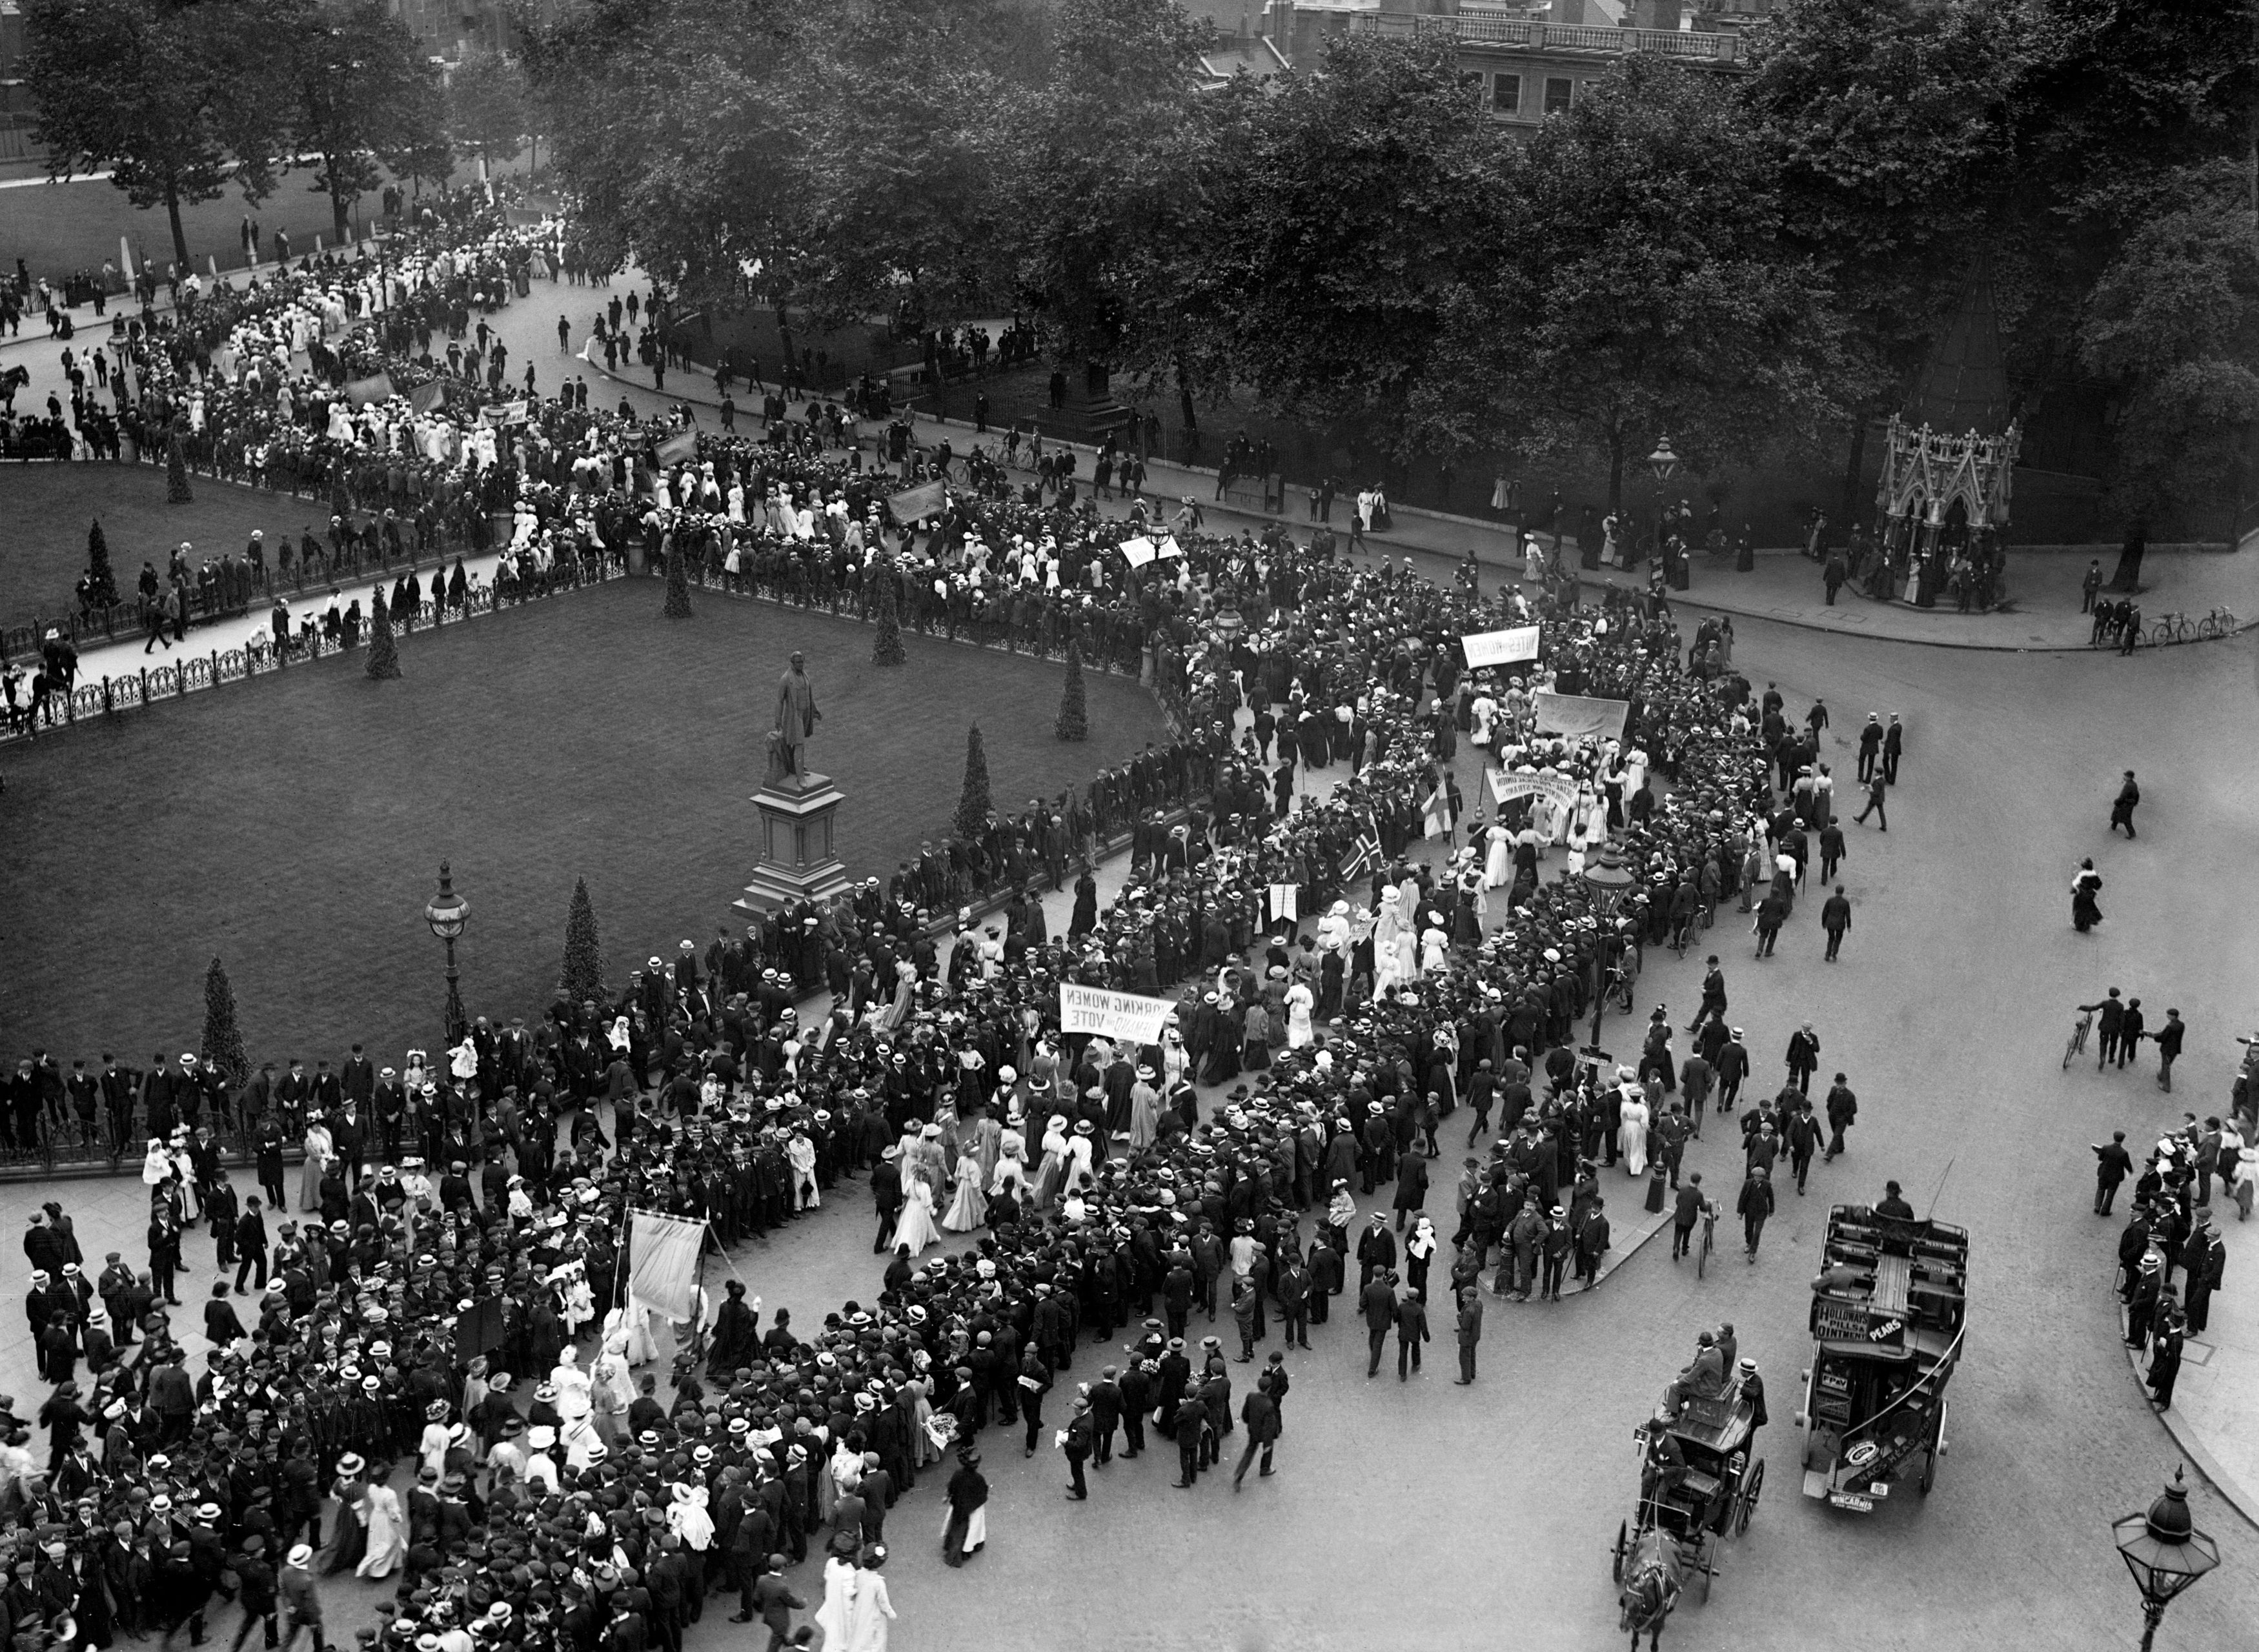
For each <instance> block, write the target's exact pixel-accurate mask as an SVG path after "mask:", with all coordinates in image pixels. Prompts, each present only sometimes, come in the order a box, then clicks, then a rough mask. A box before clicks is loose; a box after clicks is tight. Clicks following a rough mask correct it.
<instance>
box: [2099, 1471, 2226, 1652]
mask: <svg viewBox="0 0 2259 1652" xmlns="http://www.w3.org/2000/svg"><path fill="white" fill-rule="evenodd" d="M2183 1476H2184V1470H2181V1469H2175V1470H2173V1483H2172V1484H2171V1485H2169V1486H2167V1487H2166V1488H2165V1493H2164V1495H2163V1497H2161V1498H2159V1499H2157V1500H2156V1502H2154V1503H2152V1504H2150V1505H2149V1512H2148V1513H2134V1514H2128V1515H2127V1516H2125V1517H2124V1518H2123V1519H2121V1520H2113V1521H2111V1522H2110V1535H2111V1536H2112V1537H2113V1538H2114V1539H2116V1540H2117V1543H2118V1553H2119V1556H2120V1557H2121V1558H2122V1559H2123V1560H2124V1561H2125V1563H2126V1570H2128V1571H2130V1572H2132V1573H2133V1574H2134V1587H2135V1588H2137V1589H2139V1590H2140V1591H2141V1652H2150V1648H2151V1646H2152V1645H2153V1644H2154V1643H2155V1641H2156V1637H2157V1626H2158V1625H2159V1624H2160V1623H2163V1621H2164V1620H2165V1608H2166V1607H2167V1606H2170V1604H2171V1603H2172V1601H2173V1599H2174V1598H2175V1597H2176V1596H2177V1595H2179V1594H2180V1593H2181V1592H2182V1591H2184V1590H2185V1589H2187V1588H2188V1587H2189V1586H2190V1585H2191V1584H2194V1583H2195V1582H2196V1580H2197V1579H2198V1578H2199V1577H2203V1576H2204V1575H2205V1573H2206V1572H2208V1571H2210V1570H2212V1569H2213V1567H2214V1566H2217V1565H2218V1564H2220V1545H2219V1544H2217V1543H2215V1542H2213V1541H2212V1539H2211V1538H2209V1537H2207V1536H2206V1535H2205V1534H2204V1533H2202V1532H2200V1531H2198V1530H2197V1528H2196V1523H2195V1522H2194V1521H2193V1520H2191V1519H2190V1518H2189V1506H2188V1488H2187V1485H2186V1484H2185V1483H2184V1478H2183Z"/></svg>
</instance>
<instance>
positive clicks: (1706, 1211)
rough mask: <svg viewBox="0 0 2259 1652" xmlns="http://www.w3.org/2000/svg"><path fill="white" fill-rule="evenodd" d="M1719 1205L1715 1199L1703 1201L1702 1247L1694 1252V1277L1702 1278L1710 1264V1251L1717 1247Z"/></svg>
mask: <svg viewBox="0 0 2259 1652" xmlns="http://www.w3.org/2000/svg"><path fill="white" fill-rule="evenodd" d="M1717 1232H1718V1206H1717V1201H1716V1200H1707V1199H1706V1200H1703V1201H1702V1248H1701V1249H1700V1250H1698V1251H1696V1252H1695V1253H1694V1277H1695V1278H1698V1279H1699V1278H1701V1277H1702V1275H1703V1273H1704V1271H1707V1269H1708V1267H1709V1265H1710V1252H1711V1251H1712V1250H1714V1249H1716V1248H1717Z"/></svg>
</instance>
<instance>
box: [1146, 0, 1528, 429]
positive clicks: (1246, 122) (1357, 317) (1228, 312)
mask: <svg viewBox="0 0 2259 1652" xmlns="http://www.w3.org/2000/svg"><path fill="white" fill-rule="evenodd" d="M1234 94H1235V89H1225V90H1224V91H1223V92H1222V93H1219V94H1215V95H1213V96H1215V98H1216V99H1217V100H1218V101H1217V103H1216V106H1215V109H1214V110H1212V111H1210V112H1208V115H1207V131H1206V136H1205V143H1204V146H1203V153H1202V155H1201V164H1202V165H1203V167H1205V168H1206V169H1207V178H1206V182H1205V187H1204V189H1202V191H1201V196H1200V199H1199V200H1198V201H1197V202H1196V203H1194V207H1195V210H1193V211H1191V212H1189V213H1188V214H1187V216H1186V217H1184V218H1183V219H1182V220H1181V221H1180V222H1179V224H1177V225H1176V226H1175V231H1174V232H1173V233H1172V234H1171V235H1169V236H1168V237H1167V238H1166V239H1165V240H1164V241H1163V243H1162V244H1161V245H1160V246H1158V247H1157V248H1156V249H1155V253H1154V255H1155V256H1156V257H1157V258H1158V259H1161V260H1165V261H1166V264H1167V267H1168V270H1169V272H1170V273H1169V274H1168V275H1167V276H1166V277H1165V279H1164V280H1163V281H1159V282H1157V283H1156V286H1155V288H1154V290H1153V291H1152V292H1151V294H1150V295H1149V297H1148V303H1149V306H1150V307H1149V309H1148V310H1147V313H1146V316H1145V317H1144V327H1145V329H1146V331H1144V333H1143V335H1142V337H1141V343H1142V345H1143V349H1142V352H1141V353H1142V355H1143V358H1144V365H1145V366H1146V367H1147V368H1148V370H1149V371H1158V370H1160V369H1162V368H1164V367H1173V368H1174V369H1175V370H1177V371H1179V372H1184V373H1187V374H1189V375H1190V376H1192V377H1194V378H1195V379H1198V380H1201V381H1202V382H1201V388H1204V389H1206V390H1208V391H1211V392H1213V391H1215V390H1218V389H1221V388H1224V386H1225V385H1226V384H1227V383H1231V384H1237V385H1240V386H1244V388H1247V389H1249V390H1251V391H1252V392H1253V393H1254V394H1255V395H1257V396H1258V397H1260V398H1261V399H1262V400H1263V401H1264V402H1266V403H1267V404H1269V405H1271V406H1272V407H1274V408H1277V409H1280V410H1282V411H1286V412H1288V413H1291V414H1294V415H1297V416H1300V417H1308V418H1319V419H1331V418H1340V417H1355V418H1358V419H1360V420H1362V421H1364V423H1365V428H1366V431H1367V432H1368V434H1369V435H1370V436H1371V437H1372V439H1374V440H1375V441H1376V442H1377V443H1378V444H1379V445H1386V446H1388V447H1392V448H1397V449H1401V448H1402V447H1403V446H1405V445H1407V440H1408V439H1409V438H1410V437H1411V436H1412V434H1413V421H1412V409H1413V402H1414V398H1415V392H1416V391H1417V390H1418V388H1420V386H1421V385H1422V383H1423V381H1425V380H1426V379H1427V378H1428V377H1429V373H1430V369H1431V366H1432V362H1431V356H1432V354H1433V352H1434V350H1435V346H1436V341H1437V338H1439V336H1440V334H1441V331H1442V328H1443V313H1444V310H1445V309H1446V307H1447V305H1448V303H1449V302H1450V297H1451V296H1452V294H1453V293H1454V292H1455V290H1456V289H1457V285H1458V283H1459V282H1460V281H1461V280H1462V279H1463V276H1464V273H1465V272H1466V271H1467V270H1468V269H1469V268H1470V267H1472V266H1473V265H1475V264H1477V263H1478V262H1491V261H1495V260H1496V259H1497V257H1498V254H1499V251H1500V249H1499V247H1498V245H1497V243H1496V241H1495V240H1494V239H1493V237H1492V236H1491V235H1490V234H1488V233H1487V232H1486V231H1487V229H1488V227H1489V226H1488V223H1487V219H1486V203H1489V202H1491V201H1493V200H1494V199H1495V198H1496V196H1497V190H1498V180H1499V175H1500V167H1502V166H1503V165H1504V164H1505V160H1506V157H1507V151H1508V146H1510V145H1511V144H1512V142H1513V141H1514V140H1513V139H1510V138H1508V137H1507V136H1506V135H1505V134H1504V133H1503V132H1502V131H1501V130H1500V128H1499V127H1498V126H1497V125H1494V124H1493V122H1491V121H1490V120H1489V119H1488V117H1486V116H1485V115H1484V114H1483V113H1482V110H1481V107H1480V105H1479V103H1478V101H1477V99H1476V97H1475V96H1474V94H1473V92H1472V90H1470V89H1466V88H1464V86H1462V84H1461V83H1460V81H1459V79H1458V76H1457V74H1456V72H1455V70H1454V67H1453V58H1452V53H1451V49H1450V44H1449V42H1448V41H1443V40H1439V39H1418V40H1401V39H1379V38H1374V37H1364V36H1353V37H1348V38H1345V39H1341V40H1337V41H1336V42H1335V43H1334V44H1333V45H1332V46H1330V47H1329V49H1328V51H1327V53H1326V57H1325V61H1324V68H1323V72H1322V74H1318V75H1308V76H1295V77H1287V78H1286V79H1285V80H1284V81H1283V82H1282V83H1281V84H1280V85H1279V87H1278V89H1276V90H1275V91H1274V92H1267V93H1266V92H1263V91H1258V90H1256V89H1253V88H1252V87H1251V86H1248V85H1241V86H1239V87H1237V88H1236V96H1235V95H1234Z"/></svg>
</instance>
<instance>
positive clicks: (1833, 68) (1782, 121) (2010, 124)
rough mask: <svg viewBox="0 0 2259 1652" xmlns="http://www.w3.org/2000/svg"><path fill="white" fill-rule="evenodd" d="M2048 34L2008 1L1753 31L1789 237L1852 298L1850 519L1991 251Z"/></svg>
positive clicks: (1836, 14) (1902, 2)
mask: <svg viewBox="0 0 2259 1652" xmlns="http://www.w3.org/2000/svg"><path fill="white" fill-rule="evenodd" d="M2040 32H2041V31H2040V29H2039V27H2038V22H2037V19H2036V18H2035V15H2034V14H2033V13H2032V11H2030V10H2029V9H2028V8H2027V7H2026V6H2024V5H2022V4H2006V5H2002V4H1992V0H1984V3H1983V4H1961V3H1960V0H1949V3H1948V4H1932V0H1798V4H1794V5H1792V6H1788V7H1785V8H1784V9H1782V10H1781V11H1777V12H1775V13H1774V14H1773V15H1772V16H1771V18H1769V19H1767V20H1766V21H1765V22H1764V24H1762V25H1760V26H1759V27H1758V28H1757V30H1756V31H1754V32H1753V34H1752V46H1753V49H1754V51H1755V54H1756V62H1757V69H1756V73H1755V75H1753V76H1752V77H1751V78H1750V80H1749V82H1748V83H1747V85H1746V86H1745V87H1744V88H1743V89H1742V103H1743V105H1744V107H1745V108H1746V109H1747V110H1749V115H1750V117H1751V118H1752V119H1753V120H1754V121H1755V122H1757V124H1758V125H1760V126H1762V127H1763V129H1764V132H1765V134H1766V138H1767V146H1768V148H1769V149H1770V150H1771V153H1772V154H1773V156H1774V157H1775V158H1776V159H1777V161H1778V165H1777V167H1774V168H1772V169H1771V175H1773V176H1774V177H1776V178H1777V179H1778V188H1779V190H1780V210H1781V233H1782V236H1783V239H1784V240H1785V243H1786V244H1787V246H1789V247H1790V248H1792V249H1793V250H1794V251H1795V252H1796V253H1799V254H1801V255H1802V256H1803V257H1805V258H1806V259H1809V260H1811V261H1812V263H1813V265H1814V267H1816V268H1817V269H1818V270H1819V271H1820V272H1821V274H1823V275H1824V276H1825V278H1826V279H1827V281H1828V283H1829V286H1830V288H1831V289H1832V291H1833V294H1834V304H1833V309H1834V314H1835V317H1836V318H1837V321H1838V323H1839V327H1840V332H1839V338H1840V342H1841V345H1842V350H1841V352H1840V353H1839V355H1838V357H1837V359H1836V360H1837V367H1838V373H1837V375H1836V378H1835V385H1834V388H1835V392H1836V394H1837V395H1838V397H1839V399H1840V400H1841V402H1842V404H1843V407H1844V409H1845V410H1846V413H1847V415H1848V418H1847V421H1846V422H1847V424H1848V425H1849V443H1848V445H1847V447H1846V463H1845V473H1844V480H1843V489H1844V496H1843V499H1842V503H1841V506H1840V507H1839V509H1841V510H1842V512H1843V513H1844V515H1845V516H1847V518H1848V517H1850V516H1856V515H1857V514H1858V506H1859V501H1858V499H1857V488H1858V481H1859V475H1860V472H1861V468H1862V466H1863V450H1864V442H1865V437H1866V431H1867V429H1868V426H1869V425H1870V424H1871V423H1872V422H1873V421H1874V420H1875V419H1877V418H1878V417H1881V416H1883V415H1884V414H1885V413H1887V412H1889V411H1892V409H1895V408H1896V407H1897V406H1898V404H1899V401H1900V400H1901V399H1902V398H1903V395H1904V394H1905V391H1906V386H1907V383H1908V381H1909V380H1910V378H1911V376H1912V374H1913V371H1914V369H1915V367H1918V366H1919V365H1920V363H1921V359H1922V354H1923V351H1924V349H1925V347H1926V346H1927V345H1928V341H1929V339H1930V338H1931V336H1932V335H1933V334H1934V333H1935V331H1937V330H1938V328H1939V327H1940V326H1941V325H1942V323H1943V322H1944V321H1945V319H1946V318H1947V317H1949V314H1950V313H1951V309H1952V304H1953V302H1954V299H1955V296H1956V294H1957V293H1958V292H1959V291H1960V289H1961V286H1962V282H1963V278H1964V276H1965V275H1966V274H1967V270H1968V266H1969V260H1970V254H1971V253H1972V252H1973V250H1974V249H1975V248H1976V247H1977V246H1979V245H1980V244H1984V245H1989V244H1990V242H1991V239H1992V232H1993V226H1994V225H1995V224H1996V221H1997V215H1998V211H1999V205H2000V203H2001V202H2002V201H2003V199H2004V198H2005V195H2006V185H2007V181H2008V180H2009V178H2010V177H2011V175H2012V172H2013V165H2014V158H2015V153H2016V140H2015V133H2014V126H2015V118H2014V114H2013V109H2014V105H2015V103H2016V102H2017V99H2018V97H2019V96H2020V91H2019V89H2020V86H2021V84H2022V83H2023V82H2024V81H2025V80H2026V79H2027V77H2028V76H2029V75H2031V74H2032V73H2033V72H2034V70H2035V67H2036V65H2037V64H2038V62H2039V61H2040V58H2041V54H2042V43H2041V40H2040Z"/></svg>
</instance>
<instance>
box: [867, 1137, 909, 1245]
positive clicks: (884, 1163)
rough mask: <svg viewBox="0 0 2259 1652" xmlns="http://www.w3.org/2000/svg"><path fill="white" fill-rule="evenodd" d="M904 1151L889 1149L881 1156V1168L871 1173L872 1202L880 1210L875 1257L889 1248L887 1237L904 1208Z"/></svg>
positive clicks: (875, 1240)
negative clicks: (902, 1162)
mask: <svg viewBox="0 0 2259 1652" xmlns="http://www.w3.org/2000/svg"><path fill="white" fill-rule="evenodd" d="M901 1157H902V1150H901V1148H900V1147H891V1146H890V1147H888V1148H887V1150H886V1151H885V1152H883V1153H881V1154H880V1156H879V1167H878V1168H877V1169H876V1170H874V1171H872V1172H871V1202H872V1204H873V1206H875V1207H877V1209H878V1213H879V1232H878V1236H877V1237H876V1238H874V1239H873V1240H872V1241H871V1253H872V1255H873V1256H876V1255H878V1254H880V1252H882V1251H884V1250H886V1248H887V1235H889V1234H891V1233H892V1232H894V1219H895V1218H896V1217H897V1216H899V1215H900V1214H901V1208H902V1166H901Z"/></svg>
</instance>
